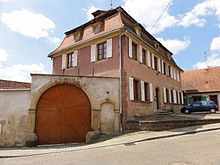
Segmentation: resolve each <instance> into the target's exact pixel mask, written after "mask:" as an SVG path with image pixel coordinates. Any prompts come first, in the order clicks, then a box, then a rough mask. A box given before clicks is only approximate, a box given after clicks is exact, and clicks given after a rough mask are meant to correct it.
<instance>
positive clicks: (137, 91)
mask: <svg viewBox="0 0 220 165" xmlns="http://www.w3.org/2000/svg"><path fill="white" fill-rule="evenodd" d="M134 100H137V101H141V83H140V81H138V80H135V79H134Z"/></svg>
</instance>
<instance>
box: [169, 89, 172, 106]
mask: <svg viewBox="0 0 220 165" xmlns="http://www.w3.org/2000/svg"><path fill="white" fill-rule="evenodd" d="M171 92H172V91H171V90H170V89H169V101H170V103H172V98H171Z"/></svg>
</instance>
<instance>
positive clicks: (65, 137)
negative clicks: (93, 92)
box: [35, 85, 91, 144]
mask: <svg viewBox="0 0 220 165" xmlns="http://www.w3.org/2000/svg"><path fill="white" fill-rule="evenodd" d="M90 109H91V108H90V102H89V99H88V97H87V95H86V94H85V93H84V92H83V91H82V90H81V89H79V88H77V87H75V86H72V85H57V86H54V87H52V88H50V89H48V90H47V91H46V92H45V93H43V94H42V96H41V97H40V99H39V101H38V104H37V113H36V127H35V128H36V129H35V130H36V134H37V135H38V138H39V144H58V143H78V142H85V137H86V133H87V132H88V131H90V130H91V112H90Z"/></svg>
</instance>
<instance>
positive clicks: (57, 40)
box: [48, 37, 61, 44]
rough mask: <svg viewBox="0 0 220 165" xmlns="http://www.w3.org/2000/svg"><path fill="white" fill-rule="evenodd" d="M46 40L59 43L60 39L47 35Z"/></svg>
mask: <svg viewBox="0 0 220 165" xmlns="http://www.w3.org/2000/svg"><path fill="white" fill-rule="evenodd" d="M48 40H49V41H50V42H51V43H54V44H58V43H60V41H61V40H60V39H59V38H57V37H48Z"/></svg>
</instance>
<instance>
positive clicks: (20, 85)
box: [0, 80, 31, 89]
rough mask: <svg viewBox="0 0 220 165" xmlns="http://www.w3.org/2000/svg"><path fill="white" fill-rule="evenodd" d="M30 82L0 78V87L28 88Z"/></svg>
mask: <svg viewBox="0 0 220 165" xmlns="http://www.w3.org/2000/svg"><path fill="white" fill-rule="evenodd" d="M30 87H31V83H26V82H17V81H9V80H0V89H13V88H16V89H17V88H30Z"/></svg>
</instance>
